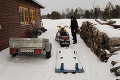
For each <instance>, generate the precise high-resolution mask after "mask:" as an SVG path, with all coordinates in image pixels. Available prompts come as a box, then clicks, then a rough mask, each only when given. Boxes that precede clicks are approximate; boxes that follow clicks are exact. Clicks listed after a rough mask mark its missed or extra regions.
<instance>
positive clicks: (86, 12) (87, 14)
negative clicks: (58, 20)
mask: <svg viewBox="0 0 120 80" xmlns="http://www.w3.org/2000/svg"><path fill="white" fill-rule="evenodd" d="M90 17H91V13H90V12H89V10H86V11H85V14H84V18H90Z"/></svg>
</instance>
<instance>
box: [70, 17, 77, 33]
mask: <svg viewBox="0 0 120 80" xmlns="http://www.w3.org/2000/svg"><path fill="white" fill-rule="evenodd" d="M70 27H71V31H72V32H73V31H74V30H75V31H77V28H78V23H77V20H76V19H73V20H71V25H70Z"/></svg>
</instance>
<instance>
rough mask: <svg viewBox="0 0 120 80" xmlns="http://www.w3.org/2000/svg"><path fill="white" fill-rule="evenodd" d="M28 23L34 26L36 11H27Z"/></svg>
mask: <svg viewBox="0 0 120 80" xmlns="http://www.w3.org/2000/svg"><path fill="white" fill-rule="evenodd" d="M29 17H30V19H29V21H30V22H32V24H35V22H36V11H35V10H33V9H29Z"/></svg>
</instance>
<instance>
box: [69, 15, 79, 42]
mask: <svg viewBox="0 0 120 80" xmlns="http://www.w3.org/2000/svg"><path fill="white" fill-rule="evenodd" d="M70 19H71V25H70V28H71V33H72V37H73V44H76V43H77V37H76V33H77V28H78V22H77V20H76V18H75V17H73V16H71V17H70Z"/></svg>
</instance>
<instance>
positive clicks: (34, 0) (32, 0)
mask: <svg viewBox="0 0 120 80" xmlns="http://www.w3.org/2000/svg"><path fill="white" fill-rule="evenodd" d="M27 1H30V2H33V3H35V4H36V5H38V6H39V7H40V8H43V9H44V8H45V6H43V5H42V4H41V3H40V2H38V1H37V0H27Z"/></svg>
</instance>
